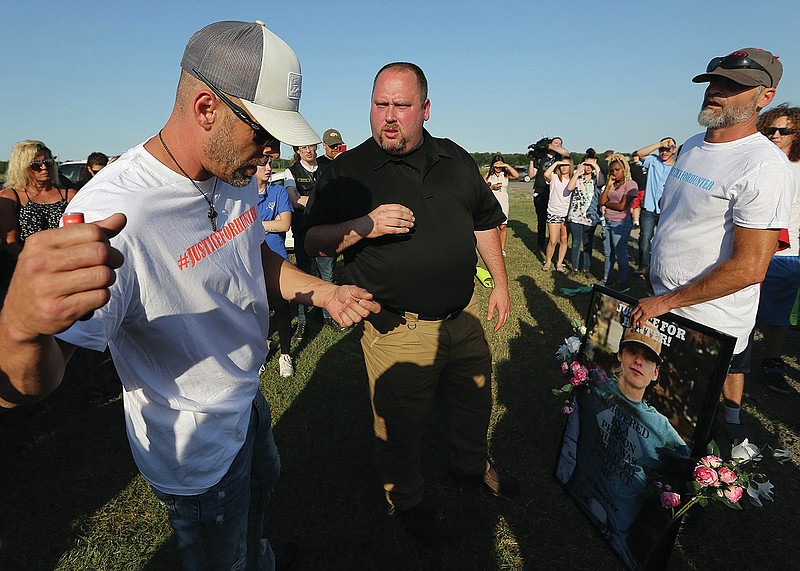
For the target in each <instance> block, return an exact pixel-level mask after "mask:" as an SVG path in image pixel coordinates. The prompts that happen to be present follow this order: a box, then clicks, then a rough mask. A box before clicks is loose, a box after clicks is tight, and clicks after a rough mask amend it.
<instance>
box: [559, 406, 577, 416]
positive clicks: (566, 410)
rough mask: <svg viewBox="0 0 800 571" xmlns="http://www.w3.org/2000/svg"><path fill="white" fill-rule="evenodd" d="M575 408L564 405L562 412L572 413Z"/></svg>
mask: <svg viewBox="0 0 800 571" xmlns="http://www.w3.org/2000/svg"><path fill="white" fill-rule="evenodd" d="M573 410H574V409H573V408H572V407H571V406H570V405H564V408H562V409H561V414H572V411H573Z"/></svg>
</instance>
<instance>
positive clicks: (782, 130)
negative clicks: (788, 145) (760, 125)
mask: <svg viewBox="0 0 800 571" xmlns="http://www.w3.org/2000/svg"><path fill="white" fill-rule="evenodd" d="M794 132H795V131H794V129H792V128H790V127H767V128H766V129H764V131H763V133H764V134H765V135H766V136H767V137H771V136H772V135H774V134H775V133H780V134H781V135H782V136H784V137H785V136H786V135H793V134H794Z"/></svg>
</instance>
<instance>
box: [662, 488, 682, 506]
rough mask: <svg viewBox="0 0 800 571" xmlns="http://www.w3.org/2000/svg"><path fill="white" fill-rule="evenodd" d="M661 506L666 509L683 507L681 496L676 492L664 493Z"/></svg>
mask: <svg viewBox="0 0 800 571" xmlns="http://www.w3.org/2000/svg"><path fill="white" fill-rule="evenodd" d="M661 505H662V506H663V507H664V508H665V509H671V508H677V507H678V506H679V505H681V496H680V494H676V493H675V492H662V493H661Z"/></svg>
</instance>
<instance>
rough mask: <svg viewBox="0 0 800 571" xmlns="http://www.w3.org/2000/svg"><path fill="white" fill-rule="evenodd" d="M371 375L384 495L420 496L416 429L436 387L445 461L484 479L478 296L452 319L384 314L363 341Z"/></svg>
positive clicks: (485, 368)
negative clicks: (443, 417) (442, 407)
mask: <svg viewBox="0 0 800 571" xmlns="http://www.w3.org/2000/svg"><path fill="white" fill-rule="evenodd" d="M361 345H362V347H363V349H364V361H365V362H366V365H367V375H368V376H369V388H370V399H371V400H372V413H373V418H374V431H375V464H376V468H377V472H378V477H379V478H381V480H382V482H383V486H384V489H385V490H386V499H387V500H388V501H389V503H390V504H392V505H394V506H396V507H397V508H399V509H408V508H411V507H414V506H415V505H417V504H419V503H420V502H421V501H422V496H423V491H424V481H423V479H422V475H421V474H420V433H421V431H422V427H423V425H424V422H425V416H426V415H427V413H428V410H429V409H430V407H431V404H432V403H433V400H434V398H435V396H436V393H437V390H438V391H439V392H440V393H441V395H442V397H443V398H444V400H445V403H446V410H447V435H448V439H449V441H450V465H451V468H452V469H453V470H454V471H456V472H457V473H459V474H463V475H466V476H482V475H483V474H484V472H485V471H486V469H487V467H488V462H487V440H486V434H487V430H488V428H489V415H490V414H491V409H492V386H491V374H492V357H491V354H490V352H489V345H488V343H487V342H486V337H485V335H484V331H483V325H482V324H481V319H480V316H479V308H478V303H477V300H476V298H475V297H474V296H473V298H472V300H471V301H470V304H469V306H468V307H467V308H466V309H465V310H464V311H463V312H462V313H461V314H460V315H459V316H458V317H456V318H455V319H451V320H447V321H419V320H417V319H415V318H413V317H406V318H402V317H400V316H398V315H395V314H393V313H390V312H388V311H382V312H381V313H379V314H378V315H376V316H374V317H372V318H371V319H370V321H368V322H366V323H365V324H364V335H363V336H362V338H361Z"/></svg>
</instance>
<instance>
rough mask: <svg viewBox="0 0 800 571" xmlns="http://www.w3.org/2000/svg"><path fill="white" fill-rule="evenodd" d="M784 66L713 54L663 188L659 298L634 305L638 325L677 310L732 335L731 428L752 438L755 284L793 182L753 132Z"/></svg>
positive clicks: (655, 279)
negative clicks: (743, 416)
mask: <svg viewBox="0 0 800 571" xmlns="http://www.w3.org/2000/svg"><path fill="white" fill-rule="evenodd" d="M782 72H783V66H782V65H781V63H780V62H779V61H778V57H777V56H773V55H772V54H771V53H770V52H768V51H766V50H760V49H756V48H744V49H741V50H738V51H735V52H733V53H731V54H729V55H727V56H725V57H715V58H714V59H712V60H711V62H709V64H708V67H707V68H706V72H705V73H703V74H700V75H698V76H697V77H695V78H694V79H693V80H692V81H693V82H695V83H701V82H709V85H708V87H707V88H706V92H705V97H704V99H703V106H702V110H701V111H700V114H699V116H698V122H699V123H700V125H702V126H703V127H706V131H705V133H700V134H698V135H695V136H694V137H692V138H691V139H689V140H688V141H687V142H686V143H685V144H684V145H683V149H682V151H681V153H680V156H679V157H678V160H677V162H676V163H675V166H674V167H673V169H672V170H671V171H670V174H669V177H668V179H667V183H666V185H665V187H664V195H663V199H662V206H661V219H660V224H659V229H658V234H656V237H655V239H654V240H653V254H652V263H651V267H650V279H651V282H652V286H653V291H654V292H655V293H656V296H655V297H650V298H645V299H642V300H641V301H640V302H639V304H638V305H637V306H636V308H635V309H634V311H633V314H632V318H633V320H634V323H635V324H636V326H639V325H640V324H642V323H644V322H645V321H647V320H648V319H650V318H652V317H656V316H658V315H661V314H664V313H667V312H669V311H673V312H674V313H675V314H677V315H682V316H685V317H688V318H689V319H693V320H695V321H698V322H700V323H703V324H706V325H709V326H711V327H714V328H715V329H719V330H720V331H723V332H725V333H728V334H729V335H732V336H734V337H736V348H735V349H734V355H733V359H732V360H731V365H730V368H729V370H728V375H727V377H726V379H725V384H724V386H723V389H722V394H723V397H724V400H725V427H726V431H727V433H728V436H729V437H730V438H731V440H733V441H741V440H742V439H744V438H745V437H747V431H746V429H745V427H743V426H742V424H741V421H740V418H739V410H740V406H741V402H742V394H743V391H744V374H745V373H747V372H749V362H750V347H749V342H748V341H749V337H750V332H751V331H752V329H753V326H754V324H755V318H756V311H757V309H758V299H759V283H760V282H761V281H762V280H763V279H764V276H765V275H766V272H767V267H768V266H769V262H770V259H771V258H772V255H773V254H774V253H775V251H776V249H777V246H778V233H779V230H780V229H781V228H785V227H786V226H787V224H788V223H789V212H790V206H791V204H792V201H793V199H794V193H795V190H794V189H795V186H794V175H793V174H792V170H791V167H790V165H789V161H788V160H787V159H786V156H785V155H784V154H783V153H781V152H780V150H779V149H778V148H777V147H776V146H775V145H774V144H771V143H770V141H769V140H768V139H767V138H766V137H764V136H763V135H762V134H761V133H759V132H758V130H757V129H756V122H757V121H758V113H759V111H760V110H761V109H763V108H764V107H766V106H767V105H769V103H770V102H771V101H772V100H773V98H774V97H775V88H776V87H777V85H778V82H779V81H780V78H781V74H782Z"/></svg>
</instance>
